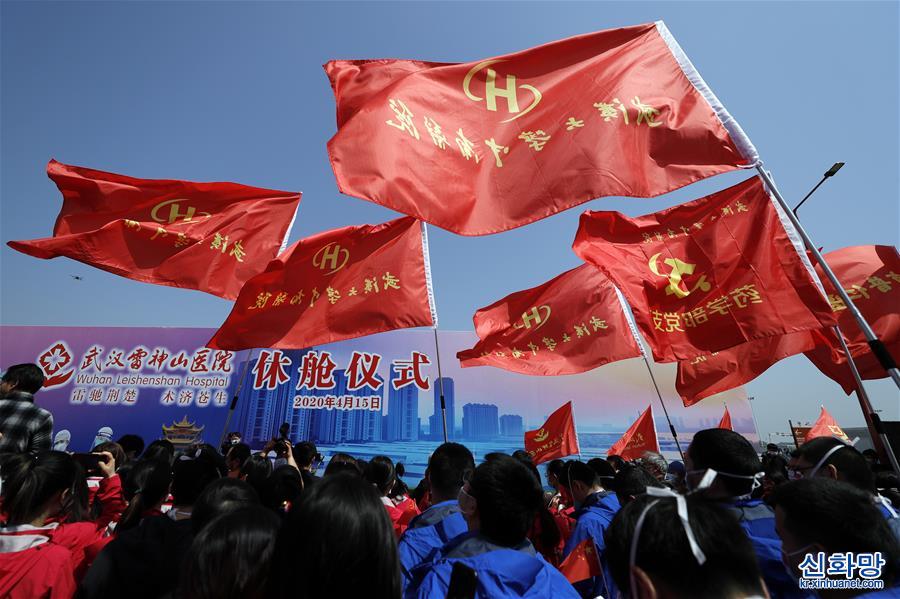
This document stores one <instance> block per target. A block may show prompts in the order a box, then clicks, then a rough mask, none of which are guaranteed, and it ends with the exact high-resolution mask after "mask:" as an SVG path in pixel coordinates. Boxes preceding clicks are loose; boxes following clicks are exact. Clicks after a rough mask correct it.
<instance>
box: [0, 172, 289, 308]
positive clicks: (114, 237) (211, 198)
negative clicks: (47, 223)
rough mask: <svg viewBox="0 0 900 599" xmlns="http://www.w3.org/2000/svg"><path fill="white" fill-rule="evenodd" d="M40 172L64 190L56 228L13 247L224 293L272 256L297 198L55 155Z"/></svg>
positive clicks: (143, 278)
mask: <svg viewBox="0 0 900 599" xmlns="http://www.w3.org/2000/svg"><path fill="white" fill-rule="evenodd" d="M47 175H48V176H49V177H50V178H51V179H52V180H53V182H54V183H56V186H57V187H58V188H59V190H60V191H61V192H62V194H63V206H62V210H61V211H60V213H59V217H57V219H56V225H55V226H54V228H53V237H47V238H44V239H32V240H29V241H10V242H8V245H9V246H10V247H11V248H13V249H15V250H18V251H20V252H23V253H25V254H28V255H31V256H34V257H36V258H44V259H48V258H56V257H58V256H65V257H67V258H71V259H73V260H78V261H79V262H84V263H85V264H89V265H90V266H95V267H97V268H100V269H103V270H106V271H109V272H112V273H115V274H117V275H121V276H123V277H127V278H129V279H135V280H137V281H143V282H145V283H155V284H157V285H168V286H171V287H184V288H187V289H198V290H200V291H205V292H207V293H211V294H213V295H218V296H221V297H224V298H227V299H234V298H236V297H237V294H238V291H240V289H241V285H243V284H244V282H245V281H247V279H249V278H250V277H252V276H253V275H255V274H258V273H260V272H261V271H262V270H263V269H264V268H265V267H266V264H268V263H269V261H270V260H272V259H273V258H274V257H275V256H277V255H278V252H279V251H280V250H281V248H282V247H283V245H284V243H285V242H286V240H287V236H288V234H289V232H290V225H291V223H292V222H293V217H294V214H295V212H296V210H297V205H298V204H299V202H300V194H299V193H291V192H286V191H272V190H270V189H260V188H257V187H247V186H246V185H239V184H237V183H192V182H190V181H176V180H163V179H136V178H134V177H127V176H125V175H117V174H114V173H106V172H103V171H96V170H92V169H88V168H82V167H78V166H69V165H65V164H62V163H59V162H57V161H55V160H51V161H50V163H49V164H48V165H47Z"/></svg>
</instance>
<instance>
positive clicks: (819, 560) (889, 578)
mask: <svg viewBox="0 0 900 599" xmlns="http://www.w3.org/2000/svg"><path fill="white" fill-rule="evenodd" d="M771 499H772V503H773V504H774V505H775V519H776V522H777V525H776V526H777V530H778V534H779V535H780V536H781V540H782V550H783V551H784V559H785V563H787V564H788V565H789V567H790V568H791V569H792V570H793V571H794V573H795V574H796V575H797V576H800V577H803V578H805V579H807V580H811V579H813V580H814V579H816V578H830V579H835V580H847V579H851V580H853V579H862V578H869V579H870V580H872V581H875V580H878V581H881V582H882V583H883V588H882V589H880V590H877V591H873V589H872V588H869V589H832V590H820V591H818V595H819V597H821V598H822V599H826V598H830V597H867V598H868V597H872V598H874V597H880V598H888V597H893V598H897V597H900V542H898V541H897V538H896V537H895V536H894V534H893V532H892V531H891V529H890V526H889V525H888V522H887V521H886V520H885V519H884V517H883V516H882V515H881V513H880V512H879V510H878V508H877V507H876V506H875V505H874V504H873V503H872V500H871V495H870V494H869V493H866V492H865V491H862V490H860V489H858V488H855V487H853V486H852V485H850V484H849V483H845V482H841V481H836V480H832V479H829V478H825V477H821V478H820V477H813V478H809V479H801V480H796V481H792V482H789V483H787V484H785V485H782V486H780V487H778V488H777V489H775V491H774V492H773V493H772V498H771ZM838 554H843V555H838ZM847 554H849V555H850V558H849V559H848V557H847ZM876 555H880V557H881V559H880V560H878V559H877V557H875V556H876ZM832 556H836V559H833V557H832Z"/></svg>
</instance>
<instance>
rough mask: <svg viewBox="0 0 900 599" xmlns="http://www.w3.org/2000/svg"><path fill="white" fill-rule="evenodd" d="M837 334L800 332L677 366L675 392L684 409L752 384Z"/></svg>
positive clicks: (733, 348)
mask: <svg viewBox="0 0 900 599" xmlns="http://www.w3.org/2000/svg"><path fill="white" fill-rule="evenodd" d="M829 339H833V341H834V343H837V338H835V337H834V332H833V331H832V330H831V329H830V328H826V329H821V330H814V329H813V330H809V331H799V332H797V333H789V334H787V335H781V336H780V337H766V338H763V339H755V340H753V341H749V342H747V343H742V344H740V345H736V346H734V347H731V348H728V349H723V350H722V351H718V352H713V353H712V354H708V355H702V356H697V357H696V358H694V359H693V360H683V361H679V362H678V376H677V377H676V378H675V388H676V389H677V390H678V394H679V395H681V399H682V401H683V402H684V405H685V406H691V405H694V404H695V403H697V402H698V401H700V400H701V399H703V398H705V397H709V396H711V395H715V394H716V393H721V392H722V391H728V390H729V389H734V388H735V387H740V386H741V385H743V384H745V383H749V382H750V381H752V380H753V379H755V378H756V377H758V376H759V375H761V374H762V373H763V372H765V371H766V370H768V369H769V367H770V366H772V365H774V364H775V363H776V362H778V361H779V360H782V359H784V358H787V357H789V356H793V355H796V354H800V353H803V352H805V351H809V350H811V349H813V348H815V347H817V346H820V345H826V346H827V345H828V344H829V343H830V341H829Z"/></svg>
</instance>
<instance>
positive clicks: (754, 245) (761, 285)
mask: <svg viewBox="0 0 900 599" xmlns="http://www.w3.org/2000/svg"><path fill="white" fill-rule="evenodd" d="M789 231H790V232H791V234H790V235H789ZM797 239H798V238H797V236H796V232H795V231H794V230H793V228H792V227H791V225H790V222H787V220H786V218H785V219H784V220H783V219H782V217H781V212H780V208H779V207H778V206H777V205H776V204H775V202H774V200H772V199H771V198H770V197H769V194H768V193H767V192H766V191H765V190H764V188H763V186H762V183H761V182H760V180H759V179H757V178H751V179H748V180H746V181H744V182H742V183H739V184H737V185H734V186H732V187H729V188H728V189H725V190H723V191H720V192H718V193H715V194H712V195H710V196H706V197H704V198H700V199H699V200H694V201H693V202H688V203H685V204H682V205H679V206H675V207H673V208H669V209H666V210H663V211H661V212H657V213H655V214H649V215H646V216H640V217H637V218H629V217H627V216H625V215H623V214H620V213H618V212H585V213H584V214H583V215H582V216H581V223H580V226H579V228H578V233H577V234H576V236H575V243H574V246H573V247H574V250H575V253H576V254H578V255H579V256H580V257H581V258H582V259H584V260H585V261H586V262H589V263H591V264H594V265H595V266H597V267H598V268H600V270H602V271H603V272H604V273H605V274H606V275H607V276H609V278H610V279H611V280H612V281H613V282H614V283H615V284H616V286H617V287H618V288H619V289H620V290H621V291H622V293H623V294H624V295H625V297H626V299H627V300H628V304H629V305H630V306H631V308H632V310H633V311H634V315H635V320H636V321H637V324H638V326H639V327H640V329H641V332H642V333H643V334H644V337H645V338H646V339H647V341H648V343H649V344H650V346H651V348H652V350H653V356H654V358H655V359H656V361H658V362H674V361H677V360H690V359H693V358H694V357H696V356H698V355H703V354H708V353H711V352H715V351H719V350H723V349H726V348H729V347H734V346H736V345H739V344H741V343H745V342H747V341H751V340H754V339H762V338H766V337H773V336H780V335H785V334H787V333H791V332H797V331H804V330H811V329H822V328H823V327H826V326H831V325H833V324H834V316H833V315H832V312H831V308H830V306H829V305H828V302H827V301H826V299H825V296H824V294H823V292H822V291H821V288H820V287H818V286H817V281H816V279H815V274H814V272H813V270H812V266H811V265H810V263H809V261H808V260H807V258H806V255H805V253H804V252H803V251H801V249H800V248H799V245H795V243H796V244H799V241H795V240H797Z"/></svg>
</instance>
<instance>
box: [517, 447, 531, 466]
mask: <svg viewBox="0 0 900 599" xmlns="http://www.w3.org/2000/svg"><path fill="white" fill-rule="evenodd" d="M512 457H514V458H516V459H517V460H519V461H520V462H523V463H524V462H534V458H532V457H531V454H530V453H528V452H527V451H525V450H524V449H517V450H515V451H514V452H512Z"/></svg>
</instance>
